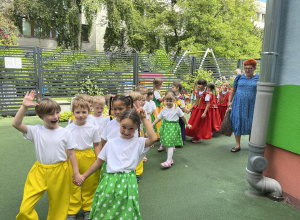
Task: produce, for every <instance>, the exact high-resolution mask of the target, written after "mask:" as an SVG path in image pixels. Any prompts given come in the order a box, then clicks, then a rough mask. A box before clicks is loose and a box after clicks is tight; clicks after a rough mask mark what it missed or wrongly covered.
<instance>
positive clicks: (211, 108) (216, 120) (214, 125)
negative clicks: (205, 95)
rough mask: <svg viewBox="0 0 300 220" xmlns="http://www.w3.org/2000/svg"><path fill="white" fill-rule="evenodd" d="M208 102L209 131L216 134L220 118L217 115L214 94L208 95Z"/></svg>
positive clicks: (217, 110)
mask: <svg viewBox="0 0 300 220" xmlns="http://www.w3.org/2000/svg"><path fill="white" fill-rule="evenodd" d="M209 95H210V101H209V110H208V111H209V114H210V118H211V129H212V130H211V131H212V132H216V131H219V129H220V127H221V118H220V114H219V109H218V104H217V97H216V95H215V94H213V93H210V94H209Z"/></svg>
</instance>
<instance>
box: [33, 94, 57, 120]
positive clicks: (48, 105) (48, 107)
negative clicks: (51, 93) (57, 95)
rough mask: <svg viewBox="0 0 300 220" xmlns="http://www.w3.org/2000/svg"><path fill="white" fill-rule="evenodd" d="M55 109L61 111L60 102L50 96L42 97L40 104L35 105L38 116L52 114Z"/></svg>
mask: <svg viewBox="0 0 300 220" xmlns="http://www.w3.org/2000/svg"><path fill="white" fill-rule="evenodd" d="M54 111H59V112H60V111H61V108H60V106H59V104H58V103H57V102H56V101H54V100H53V99H50V98H42V99H41V101H40V102H39V105H37V106H36V107H35V112H36V114H37V115H38V116H43V115H46V114H51V113H53V112H54Z"/></svg>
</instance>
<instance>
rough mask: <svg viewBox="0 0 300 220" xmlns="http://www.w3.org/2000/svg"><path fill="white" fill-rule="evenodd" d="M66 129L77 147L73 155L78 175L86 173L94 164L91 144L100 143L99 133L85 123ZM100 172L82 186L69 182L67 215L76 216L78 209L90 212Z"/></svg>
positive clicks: (72, 124) (71, 171)
mask: <svg viewBox="0 0 300 220" xmlns="http://www.w3.org/2000/svg"><path fill="white" fill-rule="evenodd" d="M66 129H67V130H69V131H71V133H72V135H73V137H74V139H75V141H76V143H77V147H75V153H76V158H77V163H78V169H79V172H80V173H84V172H86V171H87V170H88V169H89V168H90V166H91V165H92V164H93V163H94V162H95V160H96V158H97V156H96V155H95V152H94V151H93V143H98V142H100V141H101V139H100V136H99V132H98V129H97V127H96V126H94V125H93V124H91V123H89V122H86V123H85V124H84V125H82V126H78V125H76V124H75V123H71V124H69V125H67V126H66ZM68 162H69V164H70V165H69V168H70V171H69V172H70V174H69V175H70V179H72V176H73V170H72V166H71V162H70V160H69V161H68ZM99 175H100V170H97V171H96V172H95V173H93V174H92V175H91V176H90V177H89V178H88V179H86V181H84V183H83V184H82V186H76V185H75V184H74V183H73V182H72V181H71V180H70V182H69V184H70V186H71V196H70V205H69V210H68V215H76V214H77V213H78V212H79V211H80V209H83V210H84V211H90V209H91V205H92V201H93V197H94V193H95V191H96V189H97V186H98V181H99Z"/></svg>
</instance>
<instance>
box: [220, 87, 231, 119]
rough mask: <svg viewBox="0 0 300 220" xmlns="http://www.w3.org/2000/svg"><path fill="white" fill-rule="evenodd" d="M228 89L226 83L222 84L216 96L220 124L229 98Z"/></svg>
mask: <svg viewBox="0 0 300 220" xmlns="http://www.w3.org/2000/svg"><path fill="white" fill-rule="evenodd" d="M229 89H230V85H229V83H228V82H227V81H225V82H223V83H222V85H221V90H222V91H220V92H219V94H218V97H217V98H218V109H219V114H220V118H221V123H222V121H223V120H224V116H225V113H226V111H227V106H228V97H229V94H230V92H229Z"/></svg>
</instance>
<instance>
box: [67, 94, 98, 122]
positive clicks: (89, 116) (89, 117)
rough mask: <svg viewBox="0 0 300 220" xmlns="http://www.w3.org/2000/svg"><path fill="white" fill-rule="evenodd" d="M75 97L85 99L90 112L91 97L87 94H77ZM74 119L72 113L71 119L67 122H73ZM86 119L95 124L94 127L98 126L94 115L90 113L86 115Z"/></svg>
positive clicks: (91, 106)
mask: <svg viewBox="0 0 300 220" xmlns="http://www.w3.org/2000/svg"><path fill="white" fill-rule="evenodd" d="M75 99H83V100H85V101H86V102H88V103H89V107H90V112H91V111H92V110H93V98H92V97H91V96H89V95H87V94H79V95H77V96H76V97H75V98H74V100H75ZM75 120H76V119H75V117H74V115H72V117H71V119H70V120H69V123H68V124H71V123H72V122H74V121H75ZM87 121H88V122H90V123H91V124H93V125H95V126H96V127H98V124H97V122H96V120H95V118H94V117H92V116H91V115H88V118H87Z"/></svg>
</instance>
